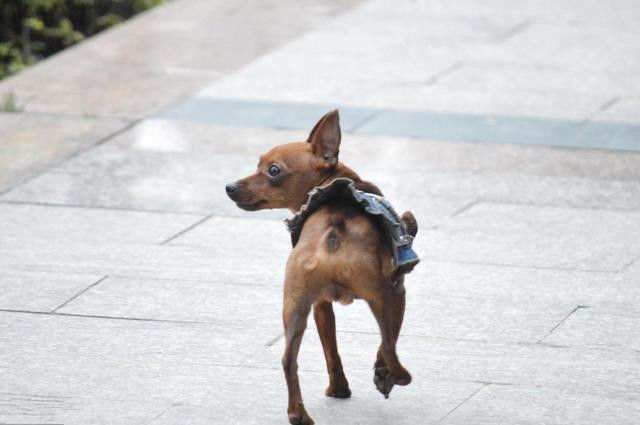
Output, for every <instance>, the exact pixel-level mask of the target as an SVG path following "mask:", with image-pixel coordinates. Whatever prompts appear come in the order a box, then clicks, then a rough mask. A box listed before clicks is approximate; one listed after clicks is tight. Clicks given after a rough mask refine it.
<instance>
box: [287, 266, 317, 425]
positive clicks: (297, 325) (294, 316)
mask: <svg viewBox="0 0 640 425" xmlns="http://www.w3.org/2000/svg"><path fill="white" fill-rule="evenodd" d="M296 283H300V282H299V281H298V282H296V281H295V280H292V279H291V276H289V273H287V277H286V279H285V285H284V306H283V311H282V318H283V322H284V336H285V351H284V356H283V357H282V367H283V369H284V375H285V378H286V380H287V388H288V390H289V405H288V407H287V414H288V416H289V422H290V423H292V424H294V425H311V424H313V420H312V419H311V418H310V417H309V415H308V414H307V412H306V410H305V409H304V404H303V403H302V393H301V392H300V383H299V381H298V360H297V359H298V351H299V350H300V343H301V342H302V336H303V335H304V330H305V328H306V327H307V317H308V316H309V311H310V309H311V306H310V303H309V302H307V301H306V299H305V298H306V297H304V293H301V292H303V291H301V290H300V289H302V288H300V287H296Z"/></svg>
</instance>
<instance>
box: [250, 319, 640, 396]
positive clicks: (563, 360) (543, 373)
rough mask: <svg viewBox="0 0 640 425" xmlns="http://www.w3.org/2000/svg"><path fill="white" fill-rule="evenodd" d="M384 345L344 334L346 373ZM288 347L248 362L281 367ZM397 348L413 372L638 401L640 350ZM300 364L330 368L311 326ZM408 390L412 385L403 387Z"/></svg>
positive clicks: (430, 341)
mask: <svg viewBox="0 0 640 425" xmlns="http://www.w3.org/2000/svg"><path fill="white" fill-rule="evenodd" d="M379 344H380V337H379V336H378V335H370V334H357V333H349V332H340V333H339V335H338V348H339V351H340V355H341V357H342V363H343V365H344V370H345V374H346V376H347V378H349V376H350V375H351V374H352V373H357V372H355V371H357V370H363V371H365V370H366V371H367V373H369V374H371V375H372V371H371V367H372V365H373V363H374V361H375V354H376V351H377V348H378V346H379ZM283 349H284V344H283V342H282V341H277V342H276V343H275V344H273V345H272V346H270V347H265V348H264V349H262V350H260V351H258V352H256V353H255V354H254V355H252V356H251V357H249V358H247V359H246V360H245V361H244V363H243V364H246V365H252V366H260V367H273V368H276V367H278V365H279V363H280V358H281V356H282V352H283ZM397 349H398V356H399V358H400V361H401V362H402V364H403V365H404V366H405V367H406V368H407V369H408V370H409V371H410V372H411V373H413V374H414V376H416V375H417V376H421V377H423V378H421V379H428V380H431V381H434V380H464V381H475V382H482V383H489V382H493V383H506V384H516V385H524V386H527V387H549V388H556V389H561V390H568V391H570V392H575V393H584V394H591V395H595V396H606V397H612V398H619V399H620V400H627V401H633V400H636V399H637V397H638V395H639V394H638V391H636V390H635V389H633V382H635V380H636V379H637V375H638V373H637V365H638V362H639V360H638V357H637V353H635V352H633V351H631V350H624V351H623V350H621V351H616V352H612V351H609V350H606V351H605V350H595V349H591V350H590V349H586V348H584V347H575V348H571V347H565V348H562V347H558V346H553V345H543V344H496V343H485V342H480V341H459V340H443V339H440V338H425V337H414V336H402V337H401V338H400V339H399V342H398V346H397ZM298 364H299V368H300V369H301V370H305V371H307V370H308V371H317V372H323V371H324V370H325V369H324V367H325V366H324V355H323V353H322V347H321V344H320V341H319V339H318V336H317V335H316V333H315V332H312V330H311V329H308V330H307V332H305V335H304V339H303V342H302V346H301V349H300V356H299V361H298ZM417 381H418V380H414V382H417ZM412 385H413V383H412ZM409 392H411V386H409V387H407V388H406V389H404V391H403V393H409ZM399 394H400V393H399Z"/></svg>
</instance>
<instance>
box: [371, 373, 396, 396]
mask: <svg viewBox="0 0 640 425" xmlns="http://www.w3.org/2000/svg"><path fill="white" fill-rule="evenodd" d="M373 383H374V384H376V388H377V389H378V391H380V393H382V395H383V396H384V398H389V393H390V392H391V390H392V389H393V382H392V380H391V375H390V374H389V369H388V368H387V367H386V366H384V367H377V368H375V370H374V372H373Z"/></svg>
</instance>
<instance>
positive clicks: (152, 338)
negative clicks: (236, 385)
mask: <svg viewBox="0 0 640 425" xmlns="http://www.w3.org/2000/svg"><path fill="white" fill-rule="evenodd" d="M0 329H1V332H0V342H1V343H2V347H3V350H1V351H0V368H1V369H2V374H3V380H2V382H1V383H0V392H2V393H25V394H47V395H51V396H59V397H64V396H70V397H73V396H76V397H77V396H85V395H86V394H91V395H92V396H93V397H95V398H97V399H110V400H131V401H145V402H150V401H158V400H160V401H165V400H171V401H173V402H187V401H191V402H195V403H198V402H200V401H201V400H203V399H205V398H206V397H208V394H209V392H211V391H212V389H214V388H215V385H216V378H215V376H211V375H209V374H206V373H204V366H203V367H194V364H197V363H203V362H202V361H200V359H202V358H206V359H207V361H208V362H209V363H210V364H213V365H216V364H224V365H226V364H228V365H233V364H238V363H239V362H240V360H241V358H242V356H243V355H248V354H250V353H252V352H253V351H255V350H256V349H257V348H259V347H261V346H263V344H264V343H266V342H267V340H268V339H269V338H268V337H266V336H265V335H262V334H261V333H258V332H251V331H250V330H249V329H247V330H245V332H243V333H237V332H236V331H235V330H231V329H228V328H224V327H214V326H211V325H203V324H193V323H166V322H148V321H146V322H145V321H134V320H113V319H103V318H87V317H69V316H66V317H65V316H59V315H33V314H15V313H1V314H0ZM232 335H233V337H232Z"/></svg>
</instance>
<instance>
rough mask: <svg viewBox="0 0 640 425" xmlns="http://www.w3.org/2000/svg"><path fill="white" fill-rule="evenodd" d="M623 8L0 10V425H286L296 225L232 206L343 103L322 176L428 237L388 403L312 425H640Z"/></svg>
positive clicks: (634, 82) (277, 4)
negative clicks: (285, 313)
mask: <svg viewBox="0 0 640 425" xmlns="http://www.w3.org/2000/svg"><path fill="white" fill-rule="evenodd" d="M639 20H640V3H638V2H637V1H635V0H613V1H609V2H602V1H595V0H594V1H590V0H566V1H546V0H540V1H519V0H517V1H513V0H512V1H503V0H489V1H483V2H476V1H471V0H455V1H440V0H431V1H428V0H399V1H390V0H328V1H319V0H309V1H293V0H264V1H257V0H255V1H254V0H252V1H237V2H227V1H221V0H167V1H161V0H147V1H143V0H139V1H136V0H119V1H116V0H111V1H108V0H30V1H16V0H0V109H1V111H0V376H1V377H2V379H0V423H16V424H17V423H21V424H26V423H42V424H45V423H52V424H54V423H55V424H82V425H84V424H89V423H91V424H112V423H118V424H139V425H142V424H153V425H159V424H176V423H182V424H204V423H207V424H210V423H216V424H217V423H220V424H223V423H224V424H229V423H231V424H235V423H243V424H247V423H255V424H265V423H267V424H270V423H274V424H276V423H284V422H285V421H286V416H285V412H286V388H285V383H284V379H283V376H282V371H281V365H280V357H281V354H282V350H283V340H282V330H281V327H282V326H281V318H280V317H281V313H280V312H281V305H280V304H281V299H282V280H283V271H284V266H285V262H286V258H287V255H288V252H289V250H290V246H289V236H288V234H287V233H286V230H285V228H284V225H283V224H282V222H281V220H282V219H283V218H286V217H288V216H289V215H290V212H288V211H259V212H255V213H248V212H245V211H242V210H239V209H238V208H237V207H236V206H235V205H234V204H233V203H232V202H231V201H229V200H228V198H227V196H226V194H225V192H224V185H225V184H226V183H228V182H230V181H233V180H236V179H238V178H240V177H243V176H245V175H248V174H250V173H252V172H254V170H255V164H256V163H257V160H258V157H259V155H260V154H262V153H264V152H265V151H267V150H268V149H270V148H271V147H273V146H274V145H276V144H280V143H285V142H290V141H296V140H297V141H300V140H305V139H306V137H307V134H308V132H309V130H310V129H311V128H312V126H313V124H314V123H315V122H316V121H317V120H318V119H319V118H320V117H321V116H322V115H323V114H324V113H326V112H327V111H329V110H331V109H334V108H339V109H340V116H341V126H342V131H343V136H342V146H341V151H340V152H341V161H343V162H344V163H345V164H347V165H348V166H350V167H352V168H353V169H355V170H356V171H357V172H358V173H359V174H360V175H361V177H362V178H364V179H366V180H370V181H372V182H374V183H376V184H377V185H378V186H379V187H380V188H381V189H382V191H383V192H384V193H385V195H386V196H387V197H388V199H389V200H390V201H391V202H392V204H393V205H394V206H395V207H396V209H398V210H399V211H404V210H407V209H408V210H411V211H413V212H414V214H415V216H416V217H417V220H418V222H419V224H420V231H419V233H418V236H417V238H416V241H415V245H414V248H415V250H416V251H417V252H418V254H419V255H420V256H421V258H422V263H421V264H420V265H419V266H418V267H417V268H416V270H415V271H414V272H412V273H411V274H410V275H409V276H408V278H407V283H406V287H407V293H408V295H407V296H408V298H407V300H408V301H407V312H406V315H405V324H404V326H403V331H402V333H401V338H400V341H399V343H398V350H399V355H400V358H401V360H402V362H403V364H404V365H405V366H406V367H407V369H408V370H409V371H410V372H411V373H412V374H413V377H414V380H413V382H412V384H411V385H410V386H408V387H403V388H396V389H394V391H393V393H392V394H391V398H390V399H389V400H386V401H385V400H383V398H382V396H381V395H380V394H379V393H377V392H376V390H375V387H374V385H373V383H372V373H371V368H372V365H373V362H374V360H375V352H376V349H377V346H378V344H379V336H378V332H377V326H376V324H375V321H374V319H373V317H372V315H371V314H370V312H369V311H368V309H367V307H366V305H365V304H364V303H362V302H355V303H354V304H353V305H352V306H349V307H336V316H337V322H338V323H337V326H338V341H339V347H340V351H341V354H342V358H343V363H344V365H345V372H346V375H347V377H348V379H349V380H350V384H351V385H350V386H351V389H352V391H353V397H352V398H351V399H350V400H348V401H341V400H333V399H327V398H326V397H325V396H324V388H325V386H326V384H327V382H328V380H327V377H326V372H325V364H324V358H323V354H322V350H321V347H320V343H319V340H318V337H317V335H316V332H315V329H314V324H313V321H312V320H310V321H309V324H308V330H307V332H306V335H305V339H304V341H303V344H302V349H301V354H300V358H299V367H300V380H301V385H302V391H303V396H304V399H305V404H306V407H307V410H308V411H309V413H310V414H311V416H312V417H313V418H314V419H315V420H316V423H319V424H322V423H361V424H386V423H394V424H423V423H434V424H435V423H444V424H501V425H504V424H566V423H579V424H581V425H584V424H590V423H593V424H599V425H601V424H607V425H608V424H632V423H637V422H639V421H640V401H639V399H640V389H639V388H638V385H637V382H639V380H640V372H639V371H640V357H639V353H640V333H639V331H638V329H640V326H639V325H640V313H638V310H637V305H638V302H639V301H640V295H639V294H640V260H639V258H640V237H638V236H639V235H640V154H639V153H638V151H639V150H640V79H639V78H638V75H640V30H639V29H638V25H637V23H638V21H639Z"/></svg>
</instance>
